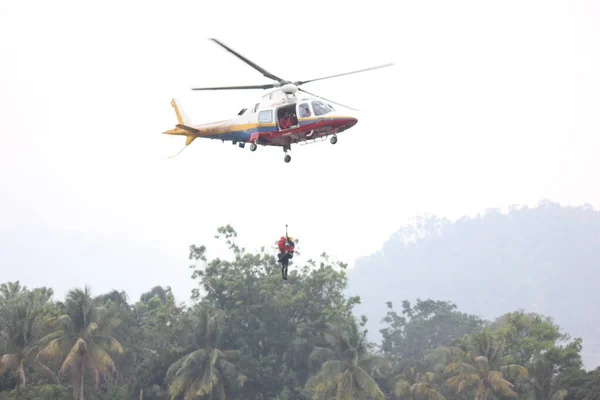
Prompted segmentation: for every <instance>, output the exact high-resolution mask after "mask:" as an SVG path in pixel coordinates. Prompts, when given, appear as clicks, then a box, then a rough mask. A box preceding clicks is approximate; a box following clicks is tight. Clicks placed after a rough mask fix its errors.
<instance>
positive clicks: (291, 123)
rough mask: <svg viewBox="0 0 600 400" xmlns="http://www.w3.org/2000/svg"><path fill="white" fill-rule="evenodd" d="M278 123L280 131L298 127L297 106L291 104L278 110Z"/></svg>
mask: <svg viewBox="0 0 600 400" xmlns="http://www.w3.org/2000/svg"><path fill="white" fill-rule="evenodd" d="M277 121H278V122H279V130H284V129H290V128H295V127H297V126H298V115H297V114H296V105H295V104H291V105H287V106H283V107H279V108H278V109H277Z"/></svg>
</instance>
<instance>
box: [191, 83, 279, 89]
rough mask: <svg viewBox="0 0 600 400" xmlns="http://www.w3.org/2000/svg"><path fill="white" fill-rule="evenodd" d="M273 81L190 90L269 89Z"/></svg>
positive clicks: (272, 86)
mask: <svg viewBox="0 0 600 400" xmlns="http://www.w3.org/2000/svg"><path fill="white" fill-rule="evenodd" d="M274 87H275V85H274V84H273V83H267V84H266V85H250V86H216V87H202V88H192V90H236V89H270V88H274Z"/></svg>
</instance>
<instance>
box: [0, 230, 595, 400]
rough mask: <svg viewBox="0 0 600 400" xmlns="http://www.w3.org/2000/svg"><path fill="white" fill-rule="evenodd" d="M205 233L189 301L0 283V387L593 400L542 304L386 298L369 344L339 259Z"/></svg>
mask: <svg viewBox="0 0 600 400" xmlns="http://www.w3.org/2000/svg"><path fill="white" fill-rule="evenodd" d="M217 236H218V237H219V238H220V239H221V240H224V241H225V243H226V244H227V245H228V246H229V250H230V256H229V257H228V258H226V259H225V258H213V259H209V257H207V249H206V247H205V246H203V245H201V244H198V245H192V246H190V248H189V259H190V261H191V265H190V271H191V279H193V280H194V281H195V282H196V287H195V289H194V290H193V293H192V298H193V301H192V302H191V303H190V304H184V303H181V302H177V301H176V297H175V294H174V293H172V291H171V290H170V288H169V287H162V286H160V285H157V286H154V287H151V288H149V289H148V292H146V293H144V294H142V295H141V296H140V298H139V299H138V300H137V301H134V302H131V301H129V299H128V297H127V294H126V293H125V292H123V291H118V290H113V291H111V292H109V293H99V294H94V293H93V292H92V289H93V287H85V288H73V289H72V290H71V291H70V292H69V293H68V294H67V296H66V298H65V299H64V300H56V299H54V298H53V293H52V290H51V289H50V288H45V287H42V288H33V289H29V288H25V287H22V286H21V285H20V283H19V282H6V283H4V284H2V285H1V286H0V398H2V399H65V398H71V397H72V398H74V399H90V400H92V399H93V400H100V399H102V400H104V399H134V398H135V399H137V398H139V399H146V400H154V399H169V398H170V399H249V400H267V399H270V400H293V399H315V400H318V399H333V398H337V399H340V400H350V399H364V400H367V399H372V400H374V399H398V400H400V399H415V400H416V399H419V400H426V399H435V400H443V399H457V400H458V399H461V400H462V399H473V398H477V399H482V400H486V399H487V400H490V399H498V400H500V399H508V398H514V399H535V400H564V399H567V400H584V399H586V400H590V399H598V396H597V392H598V388H599V387H600V384H599V382H600V368H599V369H596V370H593V371H585V370H584V369H583V368H582V363H581V350H582V345H583V344H582V341H581V339H579V338H574V339H571V338H570V337H569V335H567V334H566V333H565V332H563V331H562V330H561V329H560V327H559V326H558V325H557V324H555V323H554V322H553V320H552V319H551V318H549V317H547V316H544V315H540V314H536V313H525V312H523V311H521V310H515V311H512V312H509V313H505V314H502V315H500V316H498V317H497V318H496V319H494V320H491V321H487V320H484V319H482V318H480V317H478V316H476V315H470V314H467V313H464V312H461V311H459V310H458V308H457V306H456V305H455V304H453V303H451V302H449V301H446V300H439V299H426V300H418V301H417V302H416V303H414V304H413V303H411V302H409V301H408V300H404V301H402V302H401V311H396V310H395V308H394V305H393V303H392V300H391V299H390V300H388V301H387V303H385V302H384V303H383V304H381V305H380V306H381V308H382V310H384V312H385V313H386V316H385V318H384V321H383V322H384V327H383V329H382V340H381V341H380V342H378V343H373V342H370V341H369V340H368V336H367V328H366V326H367V322H368V320H367V318H366V317H365V316H364V315H358V313H357V312H356V306H357V305H359V304H360V302H361V299H360V298H359V297H349V296H347V295H346V294H345V291H346V289H347V283H348V276H347V265H346V264H344V263H341V262H334V261H332V260H331V259H330V258H329V257H328V256H327V254H326V253H324V254H322V256H321V257H320V258H319V259H317V260H309V261H307V262H306V263H305V264H304V265H296V264H295V263H294V262H293V260H292V263H291V264H290V270H289V275H288V280H287V281H284V280H282V279H281V274H280V272H279V271H280V269H279V266H278V264H277V259H276V257H275V251H274V249H273V247H274V246H272V245H271V244H269V245H266V246H265V247H264V248H262V249H261V250H260V251H258V252H256V253H252V252H247V251H246V250H245V249H244V247H243V246H241V245H240V244H238V243H237V234H236V232H235V230H234V229H233V228H232V227H231V226H225V227H221V228H219V229H218V230H217ZM273 245H274V244H273ZM373 290H377V288H376V287H374V288H373ZM593 396H596V397H593Z"/></svg>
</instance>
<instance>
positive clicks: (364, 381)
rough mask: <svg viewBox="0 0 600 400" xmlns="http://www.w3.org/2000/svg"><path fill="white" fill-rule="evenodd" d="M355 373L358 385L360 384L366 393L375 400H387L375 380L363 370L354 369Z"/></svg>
mask: <svg viewBox="0 0 600 400" xmlns="http://www.w3.org/2000/svg"><path fill="white" fill-rule="evenodd" d="M353 372H354V379H355V380H356V383H358V385H359V386H360V388H361V389H362V390H363V391H364V392H366V393H368V394H369V396H371V397H373V398H374V399H380V400H383V399H384V398H385V396H384V394H383V392H382V391H381V388H380V387H379V385H378V384H377V382H375V379H373V378H372V377H371V376H369V374H367V373H366V372H365V371H364V370H363V369H362V368H360V367H359V368H354V370H353Z"/></svg>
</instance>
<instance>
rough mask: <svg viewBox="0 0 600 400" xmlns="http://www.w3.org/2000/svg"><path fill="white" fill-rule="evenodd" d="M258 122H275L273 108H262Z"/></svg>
mask: <svg viewBox="0 0 600 400" xmlns="http://www.w3.org/2000/svg"><path fill="white" fill-rule="evenodd" d="M258 122H273V110H262V111H261V112H259V113H258Z"/></svg>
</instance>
